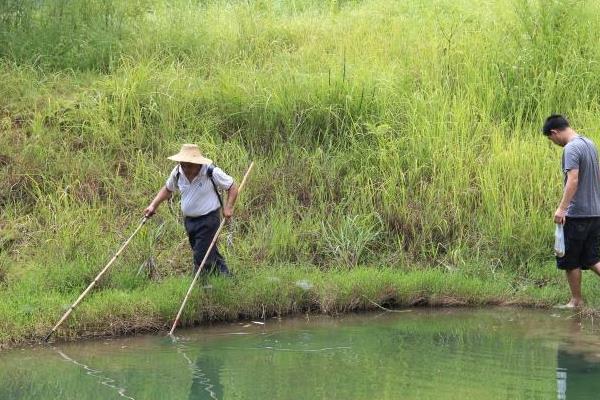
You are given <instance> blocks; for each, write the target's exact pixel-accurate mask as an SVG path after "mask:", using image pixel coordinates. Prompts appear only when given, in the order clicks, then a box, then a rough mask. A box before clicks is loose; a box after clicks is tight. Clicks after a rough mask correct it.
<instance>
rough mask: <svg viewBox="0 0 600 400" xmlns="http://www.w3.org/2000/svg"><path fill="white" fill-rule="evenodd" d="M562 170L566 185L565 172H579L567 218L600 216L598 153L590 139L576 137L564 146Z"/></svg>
mask: <svg viewBox="0 0 600 400" xmlns="http://www.w3.org/2000/svg"><path fill="white" fill-rule="evenodd" d="M562 168H563V173H564V174H565V184H566V183H567V172H568V171H570V170H572V169H578V170H579V179H578V181H579V183H578V185H577V191H576V192H575V196H574V197H573V200H571V203H570V204H569V208H568V209H567V216H568V217H574V218H577V217H579V218H582V217H599V216H600V170H599V168H600V167H599V165H598V151H597V150H596V146H595V145H594V142H592V141H591V140H590V139H588V138H586V137H583V136H577V137H576V138H574V139H573V140H571V141H570V142H569V143H567V144H566V146H565V148H564V151H563V157H562Z"/></svg>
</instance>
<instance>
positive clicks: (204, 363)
mask: <svg viewBox="0 0 600 400" xmlns="http://www.w3.org/2000/svg"><path fill="white" fill-rule="evenodd" d="M187 350H188V349H187V348H186V346H185V345H183V344H178V345H177V352H178V353H179V354H181V356H182V357H183V358H184V359H185V361H186V363H187V365H188V368H189V369H190V370H191V372H192V385H191V387H190V394H189V396H188V399H189V400H206V399H212V400H220V399H223V385H221V381H220V379H219V372H220V371H221V369H222V368H223V360H221V358H220V357H217V356H213V355H210V353H208V352H202V353H201V354H200V356H198V357H197V358H196V362H193V361H192V359H191V358H190V357H189V356H188V354H187Z"/></svg>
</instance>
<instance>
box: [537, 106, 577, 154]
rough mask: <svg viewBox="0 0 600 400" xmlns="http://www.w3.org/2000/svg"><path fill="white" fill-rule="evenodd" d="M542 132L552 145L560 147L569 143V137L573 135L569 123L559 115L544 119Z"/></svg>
mask: <svg viewBox="0 0 600 400" xmlns="http://www.w3.org/2000/svg"><path fill="white" fill-rule="evenodd" d="M542 132H543V133H544V135H545V136H546V137H547V138H548V139H550V140H551V141H552V143H554V144H556V145H559V146H561V147H564V146H565V145H566V144H567V143H569V140H570V139H571V136H572V135H573V134H574V132H573V130H572V129H571V125H569V121H568V120H567V119H566V118H565V117H564V116H562V115H559V114H553V115H551V116H549V117H548V118H546V122H544V126H543V127H542Z"/></svg>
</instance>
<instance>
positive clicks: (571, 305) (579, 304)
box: [554, 299, 583, 309]
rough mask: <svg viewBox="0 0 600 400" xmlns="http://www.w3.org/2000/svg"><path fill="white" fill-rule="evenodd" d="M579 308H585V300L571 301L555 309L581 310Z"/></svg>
mask: <svg viewBox="0 0 600 400" xmlns="http://www.w3.org/2000/svg"><path fill="white" fill-rule="evenodd" d="M579 307H583V300H581V299H571V300H570V301H569V302H568V303H567V304H562V305H558V306H555V307H554V308H560V309H572V308H579Z"/></svg>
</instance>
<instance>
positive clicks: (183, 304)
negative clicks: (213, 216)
mask: <svg viewBox="0 0 600 400" xmlns="http://www.w3.org/2000/svg"><path fill="white" fill-rule="evenodd" d="M253 166H254V162H251V163H250V166H249V167H248V170H247V171H246V174H245V175H244V179H242V183H241V184H240V187H239V189H238V195H239V193H240V192H241V191H242V189H243V187H244V185H245V184H246V179H248V175H250V171H252V167H253ZM224 225H225V218H223V219H222V220H221V224H220V225H219V229H217V232H216V233H215V236H214V237H213V240H212V242H210V246H208V250H206V254H205V255H204V258H203V259H202V262H201V263H200V267H198V271H196V275H194V279H193V280H192V284H191V285H190V287H189V289H188V291H187V293H186V295H185V297H184V299H183V303H181V307H179V312H177V316H176V317H175V321H174V322H173V326H172V327H171V330H170V331H169V335H173V332H175V328H176V327H177V323H178V322H179V318H180V317H181V313H182V312H183V308H184V307H185V303H187V301H188V297H190V293H192V289H193V288H194V285H195V284H196V281H197V280H198V277H199V276H200V272H201V271H202V267H204V264H205V263H206V260H207V259H208V255H209V254H210V251H211V250H212V248H213V247H214V245H215V243H216V242H217V238H218V237H219V234H220V233H221V230H222V229H223V226H224Z"/></svg>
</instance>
